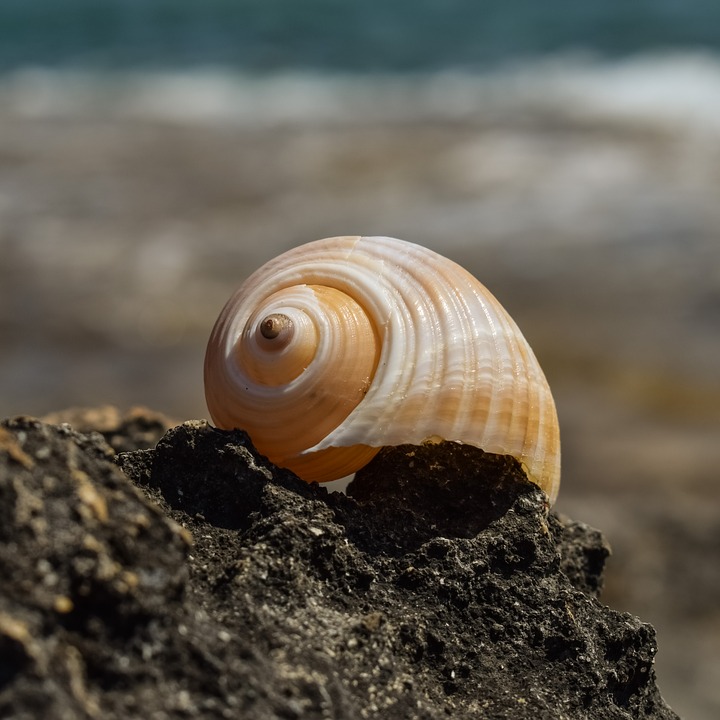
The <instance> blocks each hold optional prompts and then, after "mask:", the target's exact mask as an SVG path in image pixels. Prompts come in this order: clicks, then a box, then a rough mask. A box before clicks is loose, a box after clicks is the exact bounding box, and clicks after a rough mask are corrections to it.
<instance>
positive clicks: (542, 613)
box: [0, 418, 677, 720]
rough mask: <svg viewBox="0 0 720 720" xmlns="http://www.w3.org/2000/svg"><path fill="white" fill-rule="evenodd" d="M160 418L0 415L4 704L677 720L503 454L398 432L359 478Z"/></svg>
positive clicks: (177, 713) (570, 536)
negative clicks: (298, 469) (318, 476)
mask: <svg viewBox="0 0 720 720" xmlns="http://www.w3.org/2000/svg"><path fill="white" fill-rule="evenodd" d="M150 425H152V423H150ZM148 427H149V426H148V424H144V423H142V422H141V423H138V422H137V418H135V419H134V420H133V422H131V423H129V424H128V423H126V426H125V430H124V431H121V430H119V429H118V430H116V431H115V432H113V431H112V430H111V429H108V428H106V429H105V431H104V436H103V435H100V434H98V433H88V434H80V433H78V432H76V431H73V430H71V429H70V427H69V426H68V425H60V426H54V425H49V424H45V423H41V422H40V421H37V420H33V419H29V418H17V419H14V420H8V421H4V422H3V423H2V425H0V579H1V584H0V717H2V718H18V719H19V720H21V719H25V718H37V717H46V718H109V719H113V718H136V717H137V718H258V719H259V718H263V719H264V718H268V719H269V718H298V719H299V718H337V719H341V718H342V719H346V718H347V719H352V718H390V719H392V718H398V719H399V718H448V717H451V718H512V719H514V720H515V719H522V718H533V719H535V718H548V719H549V718H552V719H553V720H559V719H561V718H598V719H601V718H602V719H603V720H612V719H615V718H617V719H618V720H620V719H621V718H623V719H624V718H663V719H670V718H675V717H677V716H676V715H675V714H674V713H673V712H672V711H671V710H670V709H669V708H668V707H667V705H666V704H665V703H664V701H663V700H662V698H661V696H660V693H659V692H658V688H657V687H656V684H655V675H654V671H653V657H654V654H655V651H656V647H655V634H654V631H653V629H652V627H650V626H649V625H647V624H644V623H642V622H641V621H640V620H638V619H637V618H635V617H632V616H630V615H628V614H622V613H618V612H614V611H612V610H610V609H608V608H606V607H604V606H603V605H602V604H601V603H600V602H599V601H598V599H597V595H598V593H599V592H600V589H601V587H602V567H603V562H604V560H605V557H606V556H607V554H608V548H607V546H606V544H605V542H604V540H603V538H602V536H601V535H600V534H599V533H598V532H597V531H594V530H592V529H590V528H588V527H587V526H584V525H582V524H580V523H574V522H571V521H570V520H568V519H566V518H562V517H559V516H557V515H555V514H554V513H552V512H550V513H548V508H547V505H546V501H545V498H544V496H543V494H542V493H541V492H539V491H538V490H537V489H536V488H535V487H534V486H533V485H531V484H530V483H528V482H526V481H525V479H524V476H523V474H522V472H521V470H520V468H519V467H518V466H517V465H516V463H515V462H514V461H512V460H509V459H507V458H497V457H494V456H487V455H484V454H483V453H482V452H481V451H477V450H473V449H469V450H461V449H459V446H457V445H450V444H442V445H434V446H426V447H422V448H410V447H403V448H397V449H394V450H389V451H383V452H381V454H380V455H379V456H378V458H377V459H376V460H375V461H373V463H372V464H371V465H370V466H369V467H368V468H367V469H366V470H365V471H364V472H362V473H359V474H358V476H357V477H356V479H355V481H354V482H353V483H352V484H351V486H350V487H349V489H348V492H349V493H351V494H352V495H351V496H346V495H343V494H340V493H328V492H327V491H326V490H325V489H324V488H322V487H319V486H316V485H307V484H305V483H303V482H301V481H300V480H298V479H297V478H296V477H295V476H293V475H292V474H291V473H289V472H288V471H285V470H281V469H278V468H276V467H274V466H273V465H271V464H270V463H268V462H267V461H266V460H265V459H264V458H262V457H261V456H259V455H258V454H257V453H256V452H255V450H254V449H253V447H252V445H251V443H250V442H249V440H248V438H247V436H245V435H244V434H243V433H241V432H223V431H219V430H216V429H214V428H212V427H211V426H209V425H208V424H207V423H205V422H203V421H196V422H189V423H185V424H183V425H181V426H179V427H176V428H174V429H171V430H170V431H169V432H168V433H167V434H166V435H164V437H162V439H160V442H159V443H158V445H157V447H156V448H155V449H147V444H148V443H147V440H148V432H149V429H148ZM153 427H155V430H156V431H158V435H159V430H160V428H159V426H157V427H156V426H153ZM133 433H139V435H138V440H137V442H135V440H134V439H133V437H134V436H133ZM108 439H109V440H111V441H113V444H114V445H115V446H116V448H118V449H121V450H123V451H124V452H120V453H119V454H116V453H115V451H114V450H113V449H112V448H111V447H110V446H109V445H108V444H107V442H106V440H108ZM134 448H137V449H134ZM480 487H484V488H485V489H484V491H483V492H482V493H481V491H480V490H479V488H480Z"/></svg>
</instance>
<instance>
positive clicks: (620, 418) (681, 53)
mask: <svg viewBox="0 0 720 720" xmlns="http://www.w3.org/2000/svg"><path fill="white" fill-rule="evenodd" d="M719 51H720V3H717V2H712V1H711V0H706V1H705V2H700V1H692V0H690V1H687V0H634V2H632V3H628V2H619V0H605V1H603V2H600V1H594V0H593V1H588V2H582V3H579V2H569V1H568V0H554V2H551V3H537V2H534V1H532V2H531V1H530V0H521V1H518V2H515V3H512V5H510V4H508V3H506V2H505V3H503V2H497V1H493V2H484V3H477V2H470V1H469V0H445V1H444V2H442V3H441V2H432V1H431V0H415V1H414V2H411V1H410V0H388V1H387V2H382V3H380V2H377V3H373V2H362V3H360V2H352V1H351V0H347V1H346V2H340V1H339V0H305V1H304V2H302V3H297V2H295V3H293V2H280V1H279V0H277V1H275V0H241V1H238V0H205V1H204V2H202V3H200V2H189V1H188V2H182V1H180V0H104V1H103V2H102V3H98V2H96V1H95V0H63V2H61V3H58V2H49V1H48V0H4V1H3V2H0V416H5V415H12V414H20V413H23V414H36V415H41V414H43V413H47V412H50V411H54V410H58V409H60V408H63V407H66V406H69V405H80V404H84V405H98V404H102V403H105V402H108V403H115V404H118V405H120V406H121V407H127V406H129V405H133V404H144V405H148V406H150V407H152V408H154V409H157V410H161V411H165V412H167V413H169V414H171V415H173V416H175V417H177V418H178V419H180V420H182V419H186V418H190V417H204V416H205V415H206V409H205V404H204V400H203V391H202V378H201V376H202V370H201V368H202V358H203V353H204V346H205V342H206V339H207V335H208V334H209V331H210V328H211V326H212V323H213V322H214V320H215V317H216V316H217V313H218V312H219V310H220V307H221V306H222V304H223V303H224V302H225V300H226V299H227V298H228V297H229V295H230V293H231V292H232V290H233V289H234V288H235V287H236V286H237V285H238V284H239V283H240V282H241V281H242V279H243V278H244V277H245V276H246V275H247V274H249V273H250V272H252V270H254V269H255V268H257V267H258V266H259V265H260V264H262V263H263V262H265V261H266V260H268V259H270V258H271V257H273V256H274V255H276V254H278V253H279V252H281V251H283V250H285V249H287V248H289V247H291V246H294V245H297V244H299V243H302V242H305V241H308V240H313V239H316V238H319V237H325V236H329V235H338V234H355V233H357V234H365V235H371V234H385V235H393V236H397V237H401V238H404V239H406V240H412V241H415V242H419V243H421V244H423V245H427V246H429V247H432V248H434V249H436V250H438V251H440V252H442V253H444V254H446V255H449V256H450V257H452V258H453V259H456V260H458V261H459V262H461V263H462V264H464V265H465V266H467V267H468V269H469V270H471V271H472V272H473V273H474V274H475V275H477V276H478V277H479V278H480V279H481V280H482V281H483V282H484V283H485V284H486V285H487V286H488V287H489V288H490V289H491V290H492V291H493V293H494V294H496V295H497V296H498V298H499V299H500V300H501V302H502V303H503V304H504V305H505V306H506V307H507V309H508V310H509V311H510V313H511V314H512V315H513V317H514V318H515V319H516V320H517V322H518V324H519V325H520V327H521V328H522V330H523V332H524V334H525V335H526V336H527V338H528V340H529V341H530V343H531V345H532V346H533V348H534V349H535V351H536V354H537V355H538V357H539V359H540V362H541V364H542V365H543V367H544V368H545V370H546V373H547V375H548V379H549V380H550V384H551V386H552V388H553V392H554V395H555V397H556V401H557V403H558V410H559V414H560V420H561V428H562V437H563V485H562V487H561V491H560V499H559V502H558V508H559V509H560V510H561V511H563V512H567V513H568V514H570V515H572V516H573V518H574V519H577V520H583V521H587V522H588V523H590V524H592V525H595V526H597V527H599V528H601V529H602V530H603V532H604V533H606V535H607V536H608V538H609V540H610V542H611V544H612V545H613V548H614V550H615V554H614V557H613V558H611V560H610V564H609V571H608V587H607V590H606V592H605V595H604V596H603V600H604V601H605V602H607V603H609V604H611V605H612V606H613V607H616V608H619V609H623V610H629V611H631V612H633V613H637V614H638V615H640V616H641V617H642V618H643V619H644V620H647V621H649V622H652V623H653V624H654V625H655V626H656V628H657V629H658V633H659V647H660V653H659V655H658V660H657V668H658V673H659V677H660V683H659V684H660V688H661V690H662V691H663V692H664V694H665V696H666V698H667V700H668V701H669V702H670V704H671V705H672V706H673V707H674V709H676V710H677V711H678V712H679V713H680V714H681V715H682V716H683V717H686V718H698V719H700V720H710V718H713V719H715V718H717V717H719V716H720V650H719V649H718V648H720V510H719V509H718V508H719V507H720V483H719V482H718V467H720V442H719V440H720V411H719V410H718V408H719V407H720V373H719V372H718V366H719V365H720V202H718V200H719V199H720V54H719Z"/></svg>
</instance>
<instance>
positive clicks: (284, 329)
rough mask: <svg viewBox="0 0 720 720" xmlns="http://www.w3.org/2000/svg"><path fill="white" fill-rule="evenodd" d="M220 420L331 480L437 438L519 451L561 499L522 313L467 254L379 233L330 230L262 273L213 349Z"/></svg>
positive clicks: (224, 318)
mask: <svg viewBox="0 0 720 720" xmlns="http://www.w3.org/2000/svg"><path fill="white" fill-rule="evenodd" d="M205 394H206V398H207V404H208V409H209V411H210V415H211V417H212V419H213V421H214V423H215V424H216V425H217V426H218V427H220V428H226V429H231V428H241V429H243V430H245V431H247V432H248V434H249V435H250V437H251V438H252V440H253V442H254V444H255V445H256V447H257V449H258V450H259V451H260V452H261V453H263V454H264V455H266V456H267V457H268V458H269V459H270V460H272V461H273V462H274V463H275V464H277V465H280V466H283V467H287V468H290V469H291V470H293V471H294V472H295V473H296V474H297V475H299V476H300V477H301V478H303V479H305V480H307V481H309V482H312V481H317V482H325V481H328V480H334V479H337V478H340V477H343V476H345V475H349V474H351V473H353V472H355V471H357V470H358V469H360V468H361V467H362V466H363V465H365V464H366V463H367V462H369V460H370V459H371V458H372V457H373V456H374V455H375V454H376V453H377V451H378V450H379V449H380V448H381V447H384V446H394V445H402V444H415V445H420V444H423V443H425V442H428V441H430V442H431V441H433V440H438V439H444V440H451V441H457V442H461V443H467V444H470V445H474V446H477V447H479V448H482V449H483V450H484V451H486V452H489V453H496V454H503V455H512V456H514V457H515V458H517V459H518V460H519V461H520V463H521V464H522V466H523V467H524V469H525V471H526V473H527V475H528V477H529V478H530V479H531V480H532V481H533V482H535V483H536V484H537V485H539V486H540V487H541V488H542V489H543V490H544V491H545V492H546V493H547V495H548V496H549V498H550V501H551V502H553V501H554V500H555V497H556V495H557V491H558V487H559V484H560V439H559V428H558V419H557V414H556V411H555V404H554V402H553V398H552V395H551V393H550V388H549V387H548V383H547V381H546V379H545V376H544V374H543V372H542V370H541V368H540V365H539V364H538V361H537V359H536V358H535V355H534V354H533V352H532V350H531V349H530V346H529V345H528V343H527V341H526V340H525V338H524V337H523V336H522V334H521V332H520V330H519V329H518V327H517V325H516V324H515V323H514V322H513V320H512V319H511V318H510V316H509V315H508V314H507V312H506V311H505V310H504V309H503V307H502V306H501V305H500V303H499V302H498V301H497V300H496V299H495V298H494V297H493V295H492V294H491V293H490V292H489V291H488V290H487V289H486V288H485V287H484V286H483V285H482V284H481V283H480V282H479V281H478V280H477V279H475V278H474V277H473V276H472V275H471V274H470V273H469V272H467V271H466V270H465V269H464V268H462V267H460V266H459V265H458V264H456V263H454V262H452V261H451V260H448V259H447V258H444V257H442V256H441V255H438V254H437V253H435V252H433V251H431V250H428V249H427V248H424V247H421V246H419V245H415V244H413V243H408V242H404V241H402V240H397V239H394V238H386V237H335V238H327V239H325V240H318V241H316V242H311V243H308V244H306V245H302V246H300V247H297V248H294V249H292V250H289V251H288V252H286V253H284V254H282V255H280V256H279V257H277V258H275V259H274V260H271V261H270V262H268V263H267V264H266V265H264V266H263V267H261V268H260V269H259V270H257V271H256V272H255V273H253V274H252V275H251V276H250V277H249V278H248V279H247V280H246V281H245V283H243V285H242V286H241V287H240V288H239V289H238V290H237V292H236V293H235V294H234V295H233V296H232V297H231V298H230V300H229V301H228V303H227V304H226V305H225V307H224V309H223V310H222V312H221V313H220V316H219V318H218V320H217V322H216V324H215V327H214V329H213V331H212V334H211V336H210V340H209V343H208V348H207V354H206V357H205Z"/></svg>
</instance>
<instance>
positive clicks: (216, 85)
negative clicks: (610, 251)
mask: <svg viewBox="0 0 720 720" xmlns="http://www.w3.org/2000/svg"><path fill="white" fill-rule="evenodd" d="M517 112H525V113H537V114H551V115H552V116H553V117H557V116H560V117H568V118H573V119H588V118H592V119H595V120H606V121H614V122H624V123H626V122H631V123H640V124H643V125H652V126H665V127H668V128H671V129H678V128H681V127H685V128H694V129H701V130H704V131H712V132H720V57H718V56H714V55H711V54H699V53H698V54H667V55H653V56H638V57H636V58H634V59H627V60H623V61H615V62H603V61H599V60H592V59H589V58H587V57H577V56H573V57H568V56H566V57H559V58H554V59H545V60H542V61H534V62H529V61H528V62H527V63H525V64H518V65H514V66H511V67H506V68H503V69H498V70H494V71H490V72H487V73H482V74H467V73H458V72H446V73H440V74H434V75H427V76H409V77H408V76H380V77H374V76H324V75H280V76H270V77H253V76H248V75H243V74H239V73H235V72H232V71H229V70H226V69H203V70H197V71H192V72H180V71H178V72H168V73H160V72H147V73H140V72H136V73H126V74H120V73H112V74H94V73H91V72H71V71H54V70H48V69H27V70H22V71H16V72H14V73H11V74H8V75H5V76H3V77H0V114H11V115H16V116H24V117H41V118H42V117H77V116H82V115H92V116H111V117H115V118H126V119H141V120H157V121H163V122H176V123H200V124H203V123H209V124H213V123H222V124H238V125H253V124H265V125H267V124H274V123H318V122H321V123H338V122H342V123H346V122H354V123H362V122H370V121H385V122H394V121H412V120H418V121H423V120H424V121H443V120H473V119H477V120H482V119H484V118H495V117H497V116H498V115H501V116H502V115H507V114H509V113H517Z"/></svg>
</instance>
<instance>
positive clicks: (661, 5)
mask: <svg viewBox="0 0 720 720" xmlns="http://www.w3.org/2000/svg"><path fill="white" fill-rule="evenodd" d="M698 48H700V49H709V50H718V49H720V2H718V0H547V1H546V2H539V1H538V0H360V1H357V0H196V1H192V0H102V1H101V2H99V1H98V0H0V70H5V71H7V70H13V69H17V68H20V67H27V66H44V67H60V68H65V67H71V68H77V67H81V68H95V69H100V70H101V69H134V68H162V69H171V68H186V67H192V66H197V65H223V66H229V67H232V68H238V69H242V70H245V71H249V72H261V73H262V72H277V71H287V70H294V71H297V70H310V71H320V72H344V73H347V72H358V73H376V72H377V73H383V72H393V73H404V72H426V71H433V70H440V69H462V70H475V69H483V68H486V67H488V66H490V65H493V64H497V63H504V62H508V61H516V60H527V59H531V58H534V57H537V56H543V55H547V54H557V53H563V52H569V51H577V50H584V51H589V52H591V53H593V54H596V55H597V56H599V57H602V58H605V57H609V58H616V57H624V56H627V55H632V54H635V53H643V52H648V51H653V52H661V51H667V50H674V51H683V50H688V49H698Z"/></svg>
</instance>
